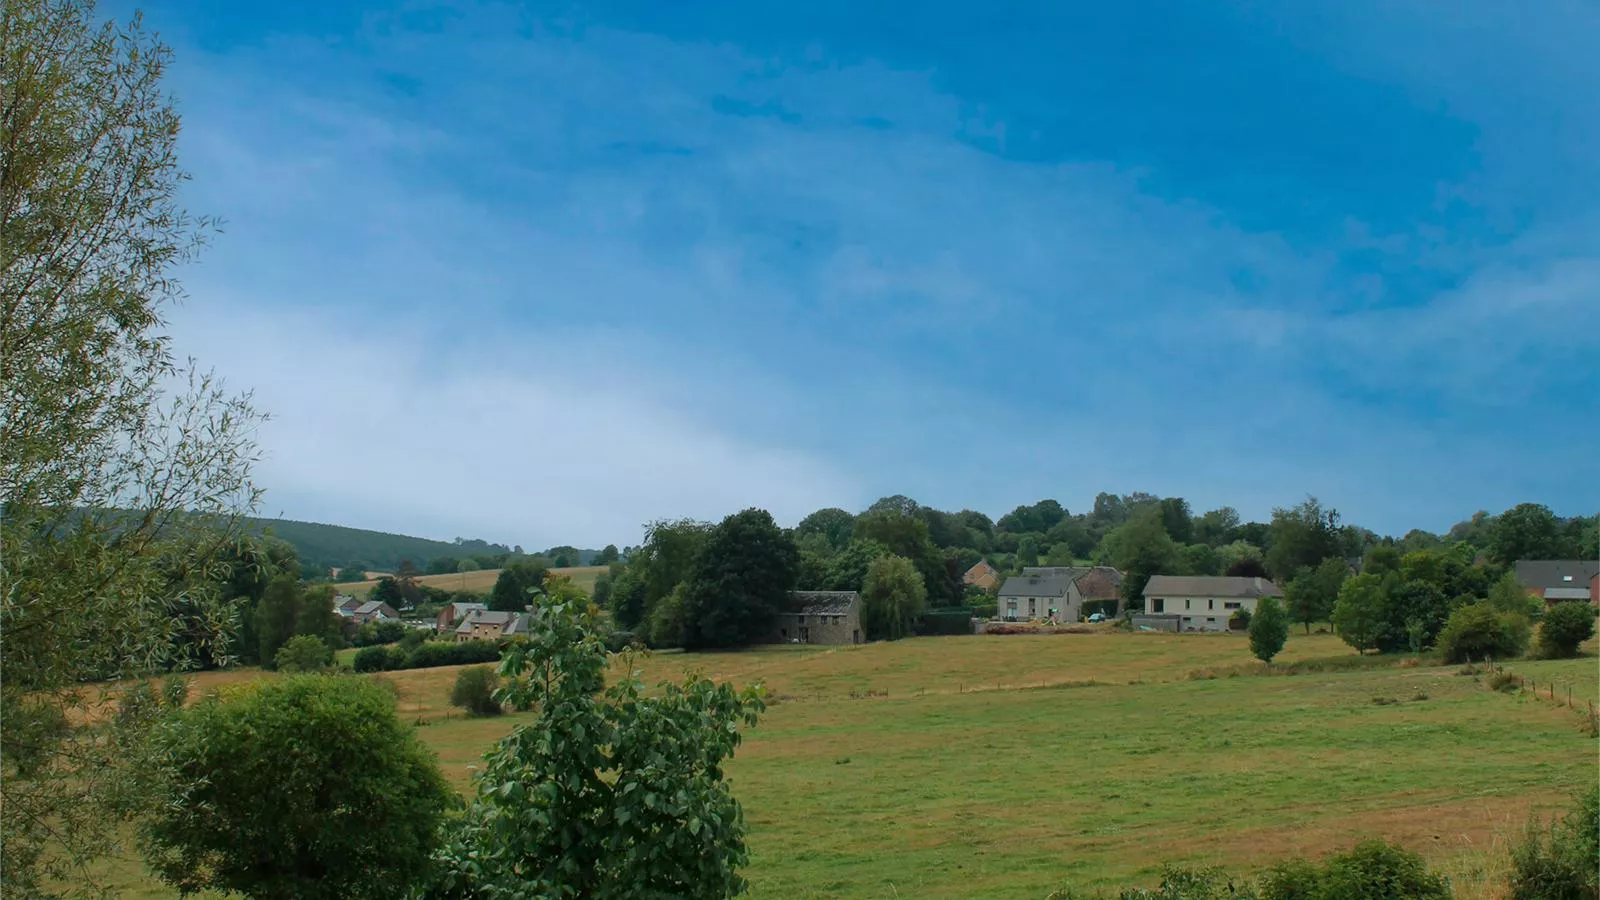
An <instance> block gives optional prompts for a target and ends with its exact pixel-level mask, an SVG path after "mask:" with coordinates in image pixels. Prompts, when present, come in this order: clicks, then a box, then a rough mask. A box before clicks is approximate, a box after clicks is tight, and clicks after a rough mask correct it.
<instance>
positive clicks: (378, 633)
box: [350, 622, 407, 647]
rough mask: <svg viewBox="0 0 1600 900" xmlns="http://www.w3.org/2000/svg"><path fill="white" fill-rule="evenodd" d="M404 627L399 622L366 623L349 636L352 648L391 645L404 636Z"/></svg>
mask: <svg viewBox="0 0 1600 900" xmlns="http://www.w3.org/2000/svg"><path fill="white" fill-rule="evenodd" d="M406 630H407V629H406V626H405V625H403V624H401V623H399V622H368V623H366V624H365V625H362V626H360V627H358V628H356V630H355V633H354V634H352V635H350V645H351V646H353V647H371V646H373V645H375V644H392V643H394V642H395V641H398V640H400V639H401V638H403V637H405V636H406Z"/></svg>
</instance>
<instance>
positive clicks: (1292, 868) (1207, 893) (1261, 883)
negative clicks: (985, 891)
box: [1047, 841, 1451, 900]
mask: <svg viewBox="0 0 1600 900" xmlns="http://www.w3.org/2000/svg"><path fill="white" fill-rule="evenodd" d="M1105 896H1107V895H1105V894H1098V893H1085V892H1080V891H1074V890H1073V889H1071V888H1066V889H1063V890H1059V891H1056V892H1054V893H1052V894H1050V895H1049V897H1048V898H1047V900H1089V898H1091V897H1095V898H1103V897H1105ZM1114 896H1115V897H1116V898H1117V900H1450V897H1451V893H1450V884H1449V882H1448V881H1447V880H1446V879H1445V878H1444V876H1442V875H1436V874H1434V873H1432V872H1429V871H1428V867H1427V866H1426V865H1425V864H1424V863H1423V861H1422V857H1420V856H1418V855H1417V854H1415V853H1411V852H1410V851H1407V850H1403V849H1401V848H1399V847H1394V846H1391V845H1389V844H1386V843H1384V842H1383V841H1364V842H1362V843H1360V844H1357V845H1356V846H1355V848H1354V849H1352V850H1351V851H1350V852H1348V853H1343V854H1340V855H1338V856H1335V857H1333V858H1332V859H1330V860H1328V862H1327V863H1326V864H1325V865H1320V866H1319V865H1317V864H1316V863H1312V862H1307V861H1306V860H1303V859H1291V860H1286V861H1284V862H1281V863H1279V864H1277V865H1275V866H1273V867H1272V868H1270V869H1267V870H1266V871H1265V872H1263V873H1261V876H1260V877H1259V878H1258V879H1257V880H1256V883H1255V884H1252V883H1251V882H1250V881H1248V880H1246V879H1236V878H1230V877H1229V876H1227V875H1226V874H1225V873H1223V872H1222V871H1221V870H1220V869H1216V868H1202V869H1186V868H1181V867H1177V866H1171V865H1164V866H1162V867H1161V883H1160V885H1159V886H1158V887H1156V888H1155V889H1154V890H1151V889H1149V888H1124V889H1123V890H1121V891H1119V892H1118V893H1116V894H1115V895H1114Z"/></svg>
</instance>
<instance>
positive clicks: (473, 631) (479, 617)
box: [456, 609, 518, 641]
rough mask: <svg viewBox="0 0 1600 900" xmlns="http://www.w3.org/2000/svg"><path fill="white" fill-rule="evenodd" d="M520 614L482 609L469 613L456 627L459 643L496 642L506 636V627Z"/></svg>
mask: <svg viewBox="0 0 1600 900" xmlns="http://www.w3.org/2000/svg"><path fill="white" fill-rule="evenodd" d="M517 616H518V613H512V612H503V611H501V610H496V609H480V610H474V611H473V612H471V613H469V614H468V615H467V617H466V618H464V619H462V620H461V624H460V625H457V626H456V640H457V641H484V640H494V639H497V638H499V637H500V636H501V635H503V634H505V632H506V627H507V626H509V625H510V624H511V623H512V622H514V621H516V618H517Z"/></svg>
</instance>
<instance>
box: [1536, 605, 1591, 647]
mask: <svg viewBox="0 0 1600 900" xmlns="http://www.w3.org/2000/svg"><path fill="white" fill-rule="evenodd" d="M1594 619H1595V611H1594V607H1593V606H1591V605H1590V604H1589V603H1588V602H1587V601H1583V600H1577V601H1568V602H1565V603H1557V604H1556V605H1555V606H1554V607H1552V608H1551V610H1550V611H1549V612H1548V613H1545V616H1544V620H1543V621H1541V622H1540V623H1539V655H1540V656H1542V657H1544V658H1546V659H1566V658H1568V657H1572V656H1577V655H1578V647H1579V645H1581V644H1582V643H1583V642H1584V641H1587V640H1588V639H1589V638H1592V637H1594Z"/></svg>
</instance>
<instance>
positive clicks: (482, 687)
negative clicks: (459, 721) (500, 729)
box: [450, 666, 505, 716]
mask: <svg viewBox="0 0 1600 900" xmlns="http://www.w3.org/2000/svg"><path fill="white" fill-rule="evenodd" d="M499 689H500V676H499V675H497V674H495V670H494V669H491V668H489V667H488V666H472V667H470V668H466V669H462V670H461V671H460V673H458V674H457V675H456V683H455V684H454V685H452V686H451V688H450V705H451V706H459V707H461V708H462V709H465V710H466V711H467V712H468V713H470V714H472V715H474V716H498V715H500V714H501V713H502V712H505V709H504V708H503V707H501V705H500V701H499V700H496V699H495V696H494V694H495V691H497V690H499Z"/></svg>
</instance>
